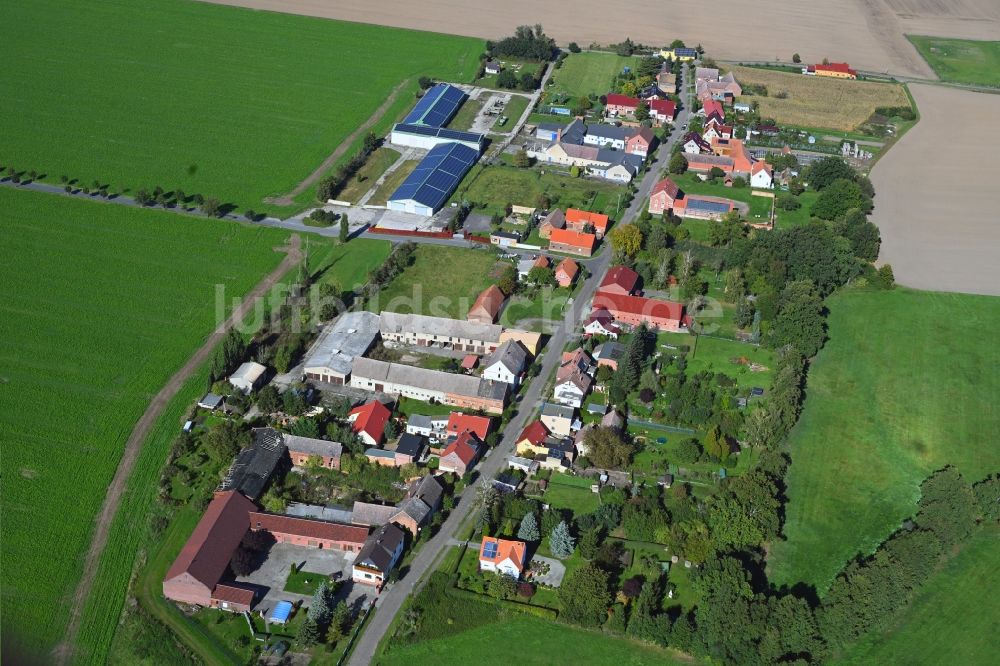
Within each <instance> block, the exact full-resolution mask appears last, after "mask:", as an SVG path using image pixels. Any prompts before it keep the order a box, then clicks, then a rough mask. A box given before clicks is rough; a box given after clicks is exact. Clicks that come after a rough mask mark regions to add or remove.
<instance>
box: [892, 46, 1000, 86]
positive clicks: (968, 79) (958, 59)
mask: <svg viewBox="0 0 1000 666" xmlns="http://www.w3.org/2000/svg"><path fill="white" fill-rule="evenodd" d="M906 37H907V38H908V39H909V40H910V41H911V42H913V45H914V46H915V47H917V50H918V51H920V55H922V56H923V57H924V60H926V61H927V64H929V65H930V66H931V69H933V70H934V72H935V73H936V74H937V75H938V77H939V78H940V79H941V80H942V81H952V82H954V83H968V84H972V85H980V86H991V87H994V88H995V87H997V86H1000V41H997V42H986V41H977V40H974V39H946V38H944V37H924V36H921V35H907V36H906Z"/></svg>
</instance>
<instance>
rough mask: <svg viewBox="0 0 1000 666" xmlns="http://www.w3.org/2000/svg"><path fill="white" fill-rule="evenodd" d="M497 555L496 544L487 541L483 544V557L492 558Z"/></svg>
mask: <svg viewBox="0 0 1000 666" xmlns="http://www.w3.org/2000/svg"><path fill="white" fill-rule="evenodd" d="M496 556H497V544H496V543H494V542H492V541H489V542H487V543H484V544H483V557H485V558H487V559H492V558H494V557H496Z"/></svg>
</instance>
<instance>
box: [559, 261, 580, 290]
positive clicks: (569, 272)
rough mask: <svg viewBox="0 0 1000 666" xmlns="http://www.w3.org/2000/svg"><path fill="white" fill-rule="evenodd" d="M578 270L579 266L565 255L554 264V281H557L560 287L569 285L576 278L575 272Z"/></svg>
mask: <svg viewBox="0 0 1000 666" xmlns="http://www.w3.org/2000/svg"><path fill="white" fill-rule="evenodd" d="M579 272H580V266H579V265H578V264H577V263H576V262H575V261H573V260H572V259H570V258H569V257H566V258H565V259H563V260H562V261H560V262H559V265H558V266H556V282H558V283H559V286H560V287H569V286H570V285H572V284H573V280H575V279H576V274H577V273H579Z"/></svg>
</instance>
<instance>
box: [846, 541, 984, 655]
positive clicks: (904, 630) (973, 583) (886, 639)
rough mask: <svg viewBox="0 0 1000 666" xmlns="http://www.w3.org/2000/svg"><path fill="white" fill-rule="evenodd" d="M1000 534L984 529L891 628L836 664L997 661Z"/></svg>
mask: <svg viewBox="0 0 1000 666" xmlns="http://www.w3.org/2000/svg"><path fill="white" fill-rule="evenodd" d="M997 561H1000V530H997V529H996V528H995V527H994V528H989V529H982V530H980V531H979V533H978V534H977V535H976V536H975V537H974V538H973V539H972V540H971V541H969V542H968V543H966V544H964V545H963V546H962V549H961V551H960V552H959V553H958V555H956V556H954V557H952V559H951V560H949V561H948V562H947V563H946V564H945V566H943V567H942V568H941V569H940V570H939V571H938V572H937V573H936V574H935V575H934V576H933V577H932V578H930V579H929V580H928V581H927V582H926V583H924V586H923V588H922V589H921V590H920V592H919V593H918V594H917V596H916V598H915V599H914V600H913V602H912V603H911V604H910V606H909V607H908V608H907V609H906V610H904V611H903V612H902V613H901V614H900V616H899V617H898V618H897V619H896V622H895V623H894V624H893V627H892V628H890V629H889V630H887V631H884V632H881V633H880V634H878V635H875V636H867V637H865V638H864V639H862V641H861V642H859V643H858V644H857V645H855V646H854V647H853V648H852V649H851V650H850V651H849V652H848V654H847V655H844V656H843V657H842V658H840V659H836V660H834V661H835V663H840V664H845V665H846V664H851V665H856V666H862V665H864V664H912V665H913V666H917V665H919V664H927V665H928V666H930V665H931V664H946V663H948V664H966V665H967V666H973V665H977V664H982V665H983V666H986V665H987V664H992V663H995V661H996V655H997V653H998V652H1000V635H998V634H997V631H996V627H997V624H998V623H1000V607H998V605H997V603H996V597H997V591H998V590H1000V574H998V572H997Z"/></svg>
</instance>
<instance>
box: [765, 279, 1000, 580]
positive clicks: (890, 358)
mask: <svg viewBox="0 0 1000 666" xmlns="http://www.w3.org/2000/svg"><path fill="white" fill-rule="evenodd" d="M828 305H829V308H830V317H829V337H830V340H829V342H828V343H827V345H826V348H825V349H823V350H822V351H821V352H820V354H819V356H817V358H816V360H815V362H814V364H813V367H812V369H811V370H810V372H809V384H808V386H807V388H806V395H807V397H806V403H805V409H804V411H803V414H802V417H801V419H800V421H799V423H798V425H797V426H796V427H795V429H794V430H793V432H792V435H791V440H790V448H791V455H792V464H791V467H790V468H789V472H788V476H787V482H788V498H789V501H788V504H787V511H788V513H787V519H786V523H785V534H786V536H787V539H788V540H787V541H782V542H778V543H775V544H773V545H772V546H771V550H770V560H769V568H770V577H771V579H772V581H774V582H775V583H776V584H777V585H782V584H789V585H791V584H794V583H797V582H800V581H802V582H805V583H807V584H811V585H815V586H816V588H817V590H818V591H819V593H820V594H821V595H822V594H823V592H824V591H825V590H826V589H827V587H828V585H829V583H830V581H831V580H832V578H833V577H834V576H835V575H836V574H837V572H838V571H839V570H840V569H841V567H842V566H843V564H844V563H845V562H846V561H847V560H848V559H850V558H851V557H853V556H854V555H855V554H856V553H858V552H859V551H860V552H863V553H869V552H871V551H872V550H873V549H874V548H875V547H876V546H877V545H878V544H879V543H880V542H881V541H882V540H883V539H884V538H885V537H887V536H888V535H889V534H890V533H891V532H892V531H894V530H895V529H896V528H897V527H898V526H899V524H900V521H902V520H903V519H905V518H906V517H908V516H910V515H912V513H913V510H914V507H915V502H916V500H917V497H918V495H919V486H920V482H921V481H922V480H923V479H924V478H925V477H926V476H927V475H928V474H929V473H930V472H932V471H933V470H935V469H938V468H940V467H941V466H943V465H946V464H953V465H955V466H956V467H958V469H959V470H960V471H961V472H962V473H963V474H964V475H965V476H966V478H967V479H968V480H969V481H970V482H975V481H977V480H979V479H981V478H982V477H984V476H985V475H986V474H988V473H991V472H995V471H996V470H997V469H998V468H1000V449H998V448H997V447H996V446H995V443H994V440H995V436H996V433H997V431H998V430H1000V412H998V411H997V409H996V405H995V402H996V396H997V395H998V393H1000V374H998V373H997V371H996V369H997V367H1000V351H998V348H997V345H996V344H995V340H994V339H993V338H994V337H995V336H994V332H995V331H996V330H997V328H998V327H1000V299H997V298H991V297H987V296H968V295H962V294H941V293H930V292H918V291H911V290H908V289H896V290H894V291H889V292H884V291H882V292H874V291H848V292H844V293H841V294H838V295H835V296H834V297H832V298H831V299H829V302H828Z"/></svg>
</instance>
